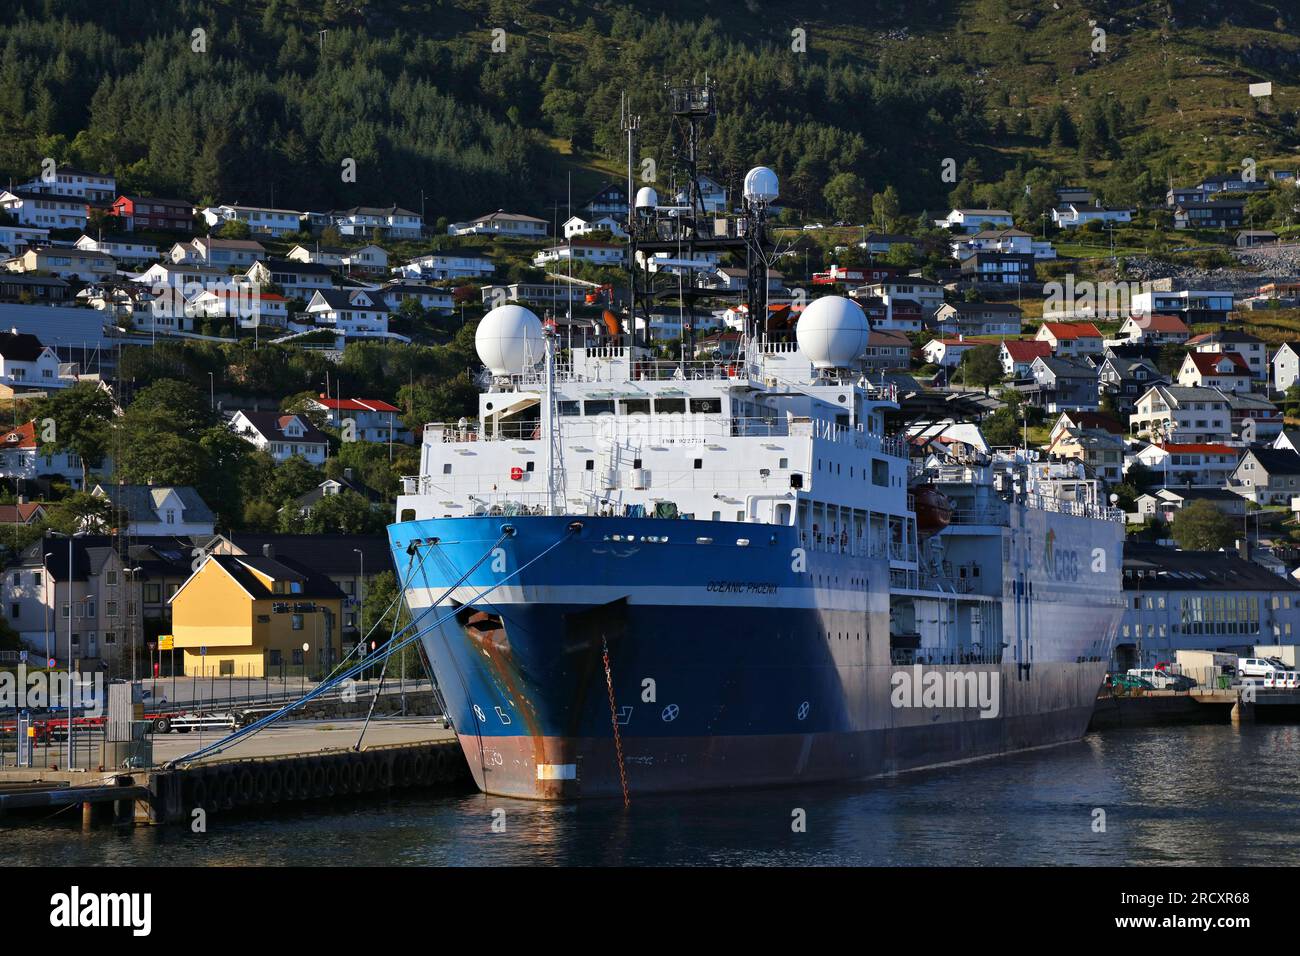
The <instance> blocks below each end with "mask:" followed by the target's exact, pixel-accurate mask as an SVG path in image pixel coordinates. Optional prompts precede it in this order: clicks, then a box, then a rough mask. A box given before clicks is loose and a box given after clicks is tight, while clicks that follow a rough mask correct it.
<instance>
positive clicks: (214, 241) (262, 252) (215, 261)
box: [167, 236, 266, 269]
mask: <svg viewBox="0 0 1300 956" xmlns="http://www.w3.org/2000/svg"><path fill="white" fill-rule="evenodd" d="M167 258H168V259H170V260H171V261H172V262H183V263H189V264H193V265H205V266H211V267H213V268H216V269H227V268H230V267H235V268H239V269H247V268H248V267H249V266H251V265H252V264H253V263H254V262H261V261H262V260H263V259H265V258H266V246H264V245H262V244H261V243H260V242H258V241H257V240H256V239H218V238H215V237H212V236H199V237H198V238H196V239H192V240H190V241H189V242H178V243H176V244H175V245H174V246H172V247H171V249H170V250H169V251H168V253H167Z"/></svg>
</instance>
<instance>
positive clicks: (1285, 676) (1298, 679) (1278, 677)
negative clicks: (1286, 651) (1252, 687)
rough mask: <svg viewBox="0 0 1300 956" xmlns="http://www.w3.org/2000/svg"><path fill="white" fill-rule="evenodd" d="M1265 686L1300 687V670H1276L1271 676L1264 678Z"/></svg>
mask: <svg viewBox="0 0 1300 956" xmlns="http://www.w3.org/2000/svg"><path fill="white" fill-rule="evenodd" d="M1264 686H1265V687H1273V688H1277V689H1285V690H1295V689H1296V688H1297V687H1300V671H1274V672H1273V674H1272V675H1271V676H1269V677H1265V678H1264Z"/></svg>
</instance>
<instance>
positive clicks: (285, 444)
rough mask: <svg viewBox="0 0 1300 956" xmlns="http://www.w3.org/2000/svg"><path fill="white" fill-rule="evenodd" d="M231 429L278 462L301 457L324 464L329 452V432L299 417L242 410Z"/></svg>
mask: <svg viewBox="0 0 1300 956" xmlns="http://www.w3.org/2000/svg"><path fill="white" fill-rule="evenodd" d="M230 426H231V428H232V429H233V430H234V432H235V434H237V435H239V437H241V438H243V439H244V440H245V441H249V442H251V443H252V444H254V445H256V446H257V447H258V448H261V449H263V450H264V451H266V452H268V453H269V454H270V455H271V457H272V458H274V459H275V460H276V461H288V460H289V459H290V458H293V457H295V456H298V457H301V458H305V459H306V460H307V461H308V462H309V463H310V464H313V465H323V464H324V463H325V458H326V454H327V452H328V451H329V439H328V437H327V436H326V435H325V433H324V432H322V431H321V430H320V429H319V428H317V427H316V426H315V425H313V424H312V423H311V422H310V421H308V420H307V419H306V418H304V417H302V416H299V415H286V414H282V413H281V412H247V411H238V412H235V414H234V416H233V417H232V418H231V420H230Z"/></svg>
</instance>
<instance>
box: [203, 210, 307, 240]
mask: <svg viewBox="0 0 1300 956" xmlns="http://www.w3.org/2000/svg"><path fill="white" fill-rule="evenodd" d="M201 215H202V216H203V221H204V222H206V223H207V224H208V228H209V229H219V228H221V227H222V226H224V225H225V224H226V223H228V222H230V221H231V220H234V221H237V222H242V223H244V224H245V225H247V226H248V228H249V231H250V232H253V233H265V234H266V235H270V236H277V237H278V236H287V235H290V234H292V233H296V232H299V231H301V229H302V215H303V214H302V213H300V212H298V211H296V210H293V209H273V208H270V207H267V206H240V205H221V206H208V207H207V208H206V209H204V210H202V212H201Z"/></svg>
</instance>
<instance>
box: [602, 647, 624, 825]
mask: <svg viewBox="0 0 1300 956" xmlns="http://www.w3.org/2000/svg"><path fill="white" fill-rule="evenodd" d="M600 648H601V660H603V661H604V662H605V687H606V689H607V690H608V691H609V722H610V725H611V726H612V727H613V728H614V752H615V753H616V754H618V779H619V781H620V782H621V783H622V784H623V808H624V809H627V807H628V806H629V805H630V803H631V801H630V800H629V798H628V793H627V770H626V769H625V768H624V766H623V738H622V736H621V735H620V734H619V732H618V708H617V707H616V706H615V705H614V676H613V675H612V674H611V673H610V670H609V642H608V641H607V640H605V636H604V635H603V634H602V635H601V637H600Z"/></svg>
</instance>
